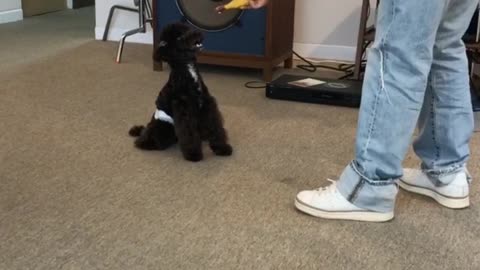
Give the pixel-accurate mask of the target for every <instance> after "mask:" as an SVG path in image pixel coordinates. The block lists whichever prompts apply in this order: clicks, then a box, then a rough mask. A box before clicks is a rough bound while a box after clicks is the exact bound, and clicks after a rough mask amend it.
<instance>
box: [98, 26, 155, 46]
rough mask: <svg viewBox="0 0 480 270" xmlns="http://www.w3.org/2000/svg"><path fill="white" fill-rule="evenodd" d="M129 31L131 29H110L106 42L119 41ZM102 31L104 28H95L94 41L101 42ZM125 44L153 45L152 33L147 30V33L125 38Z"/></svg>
mask: <svg viewBox="0 0 480 270" xmlns="http://www.w3.org/2000/svg"><path fill="white" fill-rule="evenodd" d="M129 30H131V29H119V28H113V27H110V31H109V33H108V40H111V41H119V40H120V38H121V37H122V35H123V33H125V32H127V31H129ZM104 31H105V28H104V27H95V39H97V40H102V38H103V32H104ZM125 42H127V43H128V42H131V43H143V44H153V33H152V32H151V30H150V29H149V30H147V33H138V34H135V35H132V36H129V37H127V39H126V40H125Z"/></svg>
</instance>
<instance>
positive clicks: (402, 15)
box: [296, 0, 449, 221]
mask: <svg viewBox="0 0 480 270" xmlns="http://www.w3.org/2000/svg"><path fill="white" fill-rule="evenodd" d="M448 2H449V1H448V0H435V1H418V0H382V1H381V2H380V6H379V11H378V16H379V17H378V21H377V33H376V37H375V42H374V44H373V46H372V48H371V50H370V52H369V55H368V62H367V70H366V73H365V79H364V85H363V93H362V103H361V107H360V115H359V122H358V128H357V137H356V155H355V160H354V161H352V163H351V164H350V165H349V166H347V167H346V168H345V170H344V171H343V173H342V175H341V176H340V179H339V181H338V182H337V183H336V190H337V192H338V194H341V195H342V197H343V198H345V199H346V200H347V201H348V202H349V203H351V204H352V205H354V206H355V207H357V208H361V209H364V210H366V211H369V212H377V213H391V215H390V216H391V217H393V208H394V202H395V197H396V194H397V191H398V188H397V185H396V180H397V179H398V178H399V177H401V176H402V172H403V170H402V161H403V159H404V156H405V154H406V152H407V150H408V146H409V144H410V140H411V136H412V135H413V131H414V129H415V125H416V122H417V119H418V116H419V114H420V110H421V108H422V104H423V100H424V94H425V89H426V86H427V81H428V75H429V73H430V67H431V65H432V61H433V58H432V54H433V48H434V44H435V41H436V34H437V30H438V28H439V26H440V23H441V21H442V18H443V16H444V14H445V11H446V7H447V4H448ZM311 192H317V193H318V196H323V195H325V194H326V193H322V192H321V191H311ZM311 192H310V193H308V191H306V192H301V193H299V194H298V195H297V198H296V205H297V207H298V206H299V205H303V206H309V205H310V206H312V209H313V208H314V209H315V211H316V212H312V211H310V212H308V211H305V208H303V209H300V210H302V211H305V212H307V213H310V214H314V215H317V216H321V217H327V218H328V217H329V213H331V212H332V211H344V210H343V209H334V208H335V207H333V208H332V209H325V210H327V211H323V212H318V211H319V209H320V211H321V210H322V206H321V205H319V204H316V203H317V202H320V201H321V200H318V199H313V198H316V197H315V196H317V195H312V193H311ZM322 194H323V195H322ZM306 201H308V202H306ZM314 204H316V205H315V206H314ZM353 211H357V209H354V210H353ZM383 217H387V216H382V217H381V218H383ZM332 218H336V217H332ZM344 218H346V219H361V218H359V217H358V216H356V217H351V218H349V217H348V216H346V217H344ZM381 218H380V219H381ZM380 219H379V220H378V221H382V220H380ZM369 220H371V219H369Z"/></svg>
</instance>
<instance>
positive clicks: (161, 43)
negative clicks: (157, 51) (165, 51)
mask: <svg viewBox="0 0 480 270" xmlns="http://www.w3.org/2000/svg"><path fill="white" fill-rule="evenodd" d="M158 46H159V47H165V46H167V42H166V41H164V40H162V41H160V43H159V44H158Z"/></svg>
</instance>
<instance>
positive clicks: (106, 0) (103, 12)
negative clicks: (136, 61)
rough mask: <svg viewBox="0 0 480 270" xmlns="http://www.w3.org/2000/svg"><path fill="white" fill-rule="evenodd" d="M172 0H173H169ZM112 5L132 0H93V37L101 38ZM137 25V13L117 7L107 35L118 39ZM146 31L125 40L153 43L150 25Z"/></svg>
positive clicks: (112, 38)
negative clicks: (94, 22)
mask: <svg viewBox="0 0 480 270" xmlns="http://www.w3.org/2000/svg"><path fill="white" fill-rule="evenodd" d="M0 1H2V0H0ZM171 1H174V0H171ZM112 5H122V6H127V7H134V6H133V1H132V0H103V1H96V2H95V21H96V26H95V37H96V38H97V39H102V37H103V32H104V30H105V24H106V23H107V18H108V13H109V12H110V7H111V6H112ZM137 27H138V14H137V13H133V12H129V11H125V10H119V9H117V10H116V12H115V15H114V16H113V19H112V24H111V26H110V32H109V35H108V39H109V40H119V39H120V37H121V35H122V34H123V33H124V32H126V31H128V30H132V29H134V28H137ZM147 27H148V31H147V33H146V34H136V35H133V36H130V37H129V38H127V42H138V43H147V44H151V43H153V35H152V29H151V28H150V25H148V26H147Z"/></svg>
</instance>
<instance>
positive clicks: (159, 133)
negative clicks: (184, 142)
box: [152, 121, 177, 150]
mask: <svg viewBox="0 0 480 270" xmlns="http://www.w3.org/2000/svg"><path fill="white" fill-rule="evenodd" d="M159 122H160V123H158V124H157V125H156V127H155V128H154V129H153V130H152V135H153V139H154V140H155V144H156V145H157V148H158V150H165V149H167V148H169V147H170V146H172V145H174V144H175V143H176V142H177V136H176V135H175V128H174V127H173V125H172V124H170V123H167V122H164V121H159Z"/></svg>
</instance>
